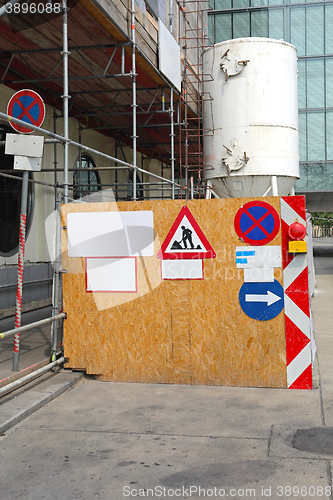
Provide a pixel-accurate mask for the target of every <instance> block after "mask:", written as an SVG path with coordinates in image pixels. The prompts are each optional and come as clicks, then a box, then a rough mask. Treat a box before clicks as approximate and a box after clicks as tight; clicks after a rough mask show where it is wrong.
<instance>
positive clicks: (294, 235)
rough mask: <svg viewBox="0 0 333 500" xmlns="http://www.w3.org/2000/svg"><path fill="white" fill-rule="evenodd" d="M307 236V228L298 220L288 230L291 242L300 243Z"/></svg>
mask: <svg viewBox="0 0 333 500" xmlns="http://www.w3.org/2000/svg"><path fill="white" fill-rule="evenodd" d="M305 235H306V228H305V227H304V226H303V224H301V223H300V222H298V220H296V221H295V222H293V223H292V224H290V226H289V229H288V236H289V238H290V239H291V240H296V241H300V240H302V239H303V238H304V237H305Z"/></svg>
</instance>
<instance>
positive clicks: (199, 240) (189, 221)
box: [157, 205, 216, 260]
mask: <svg viewBox="0 0 333 500" xmlns="http://www.w3.org/2000/svg"><path fill="white" fill-rule="evenodd" d="M157 257H158V258H159V259H163V260H170V259H213V258H214V257H216V254H215V252H214V250H213V248H212V247H211V245H210V243H209V241H208V240H207V238H206V236H205V235H204V234H203V232H202V229H201V228H200V227H199V225H198V223H197V221H196V220H195V218H194V217H193V215H192V214H191V212H190V210H189V209H188V208H187V206H186V205H185V206H184V207H183V208H182V209H181V211H180V212H179V214H178V216H177V218H176V220H175V222H174V223H173V225H172V227H171V229H170V231H169V233H168V235H167V237H166V238H165V240H164V242H163V244H162V246H161V248H160V250H159V251H158V253H157Z"/></svg>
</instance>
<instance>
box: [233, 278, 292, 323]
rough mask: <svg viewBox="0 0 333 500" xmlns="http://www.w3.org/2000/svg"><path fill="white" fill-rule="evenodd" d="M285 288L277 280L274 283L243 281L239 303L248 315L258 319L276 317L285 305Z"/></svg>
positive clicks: (264, 319)
mask: <svg viewBox="0 0 333 500" xmlns="http://www.w3.org/2000/svg"><path fill="white" fill-rule="evenodd" d="M283 298H284V290H283V287H282V285H280V283H279V282H278V281H277V280H274V281H273V283H270V282H265V283H249V282H246V283H243V285H242V286H241V289H240V291H239V303H240V306H241V308H242V309H243V311H244V312H245V314H246V315H247V316H249V317H250V318H252V319H256V320H258V321H267V320H269V319H273V318H275V317H276V316H277V315H278V314H280V312H281V311H282V309H283V306H284V299H283Z"/></svg>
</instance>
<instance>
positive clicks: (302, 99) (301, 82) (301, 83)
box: [297, 60, 306, 109]
mask: <svg viewBox="0 0 333 500" xmlns="http://www.w3.org/2000/svg"><path fill="white" fill-rule="evenodd" d="M305 70H306V62H305V61H304V60H301V61H298V63H297V88H298V108H300V109H304V108H306V72H305Z"/></svg>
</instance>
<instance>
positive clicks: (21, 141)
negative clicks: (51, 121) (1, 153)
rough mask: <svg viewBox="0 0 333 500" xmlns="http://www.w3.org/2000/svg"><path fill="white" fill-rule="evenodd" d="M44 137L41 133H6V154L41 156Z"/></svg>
mask: <svg viewBox="0 0 333 500" xmlns="http://www.w3.org/2000/svg"><path fill="white" fill-rule="evenodd" d="M43 150H44V137H43V136H41V135H20V134H6V146H5V154H6V155H18V156H29V157H30V158H39V159H40V158H42V157H43Z"/></svg>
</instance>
